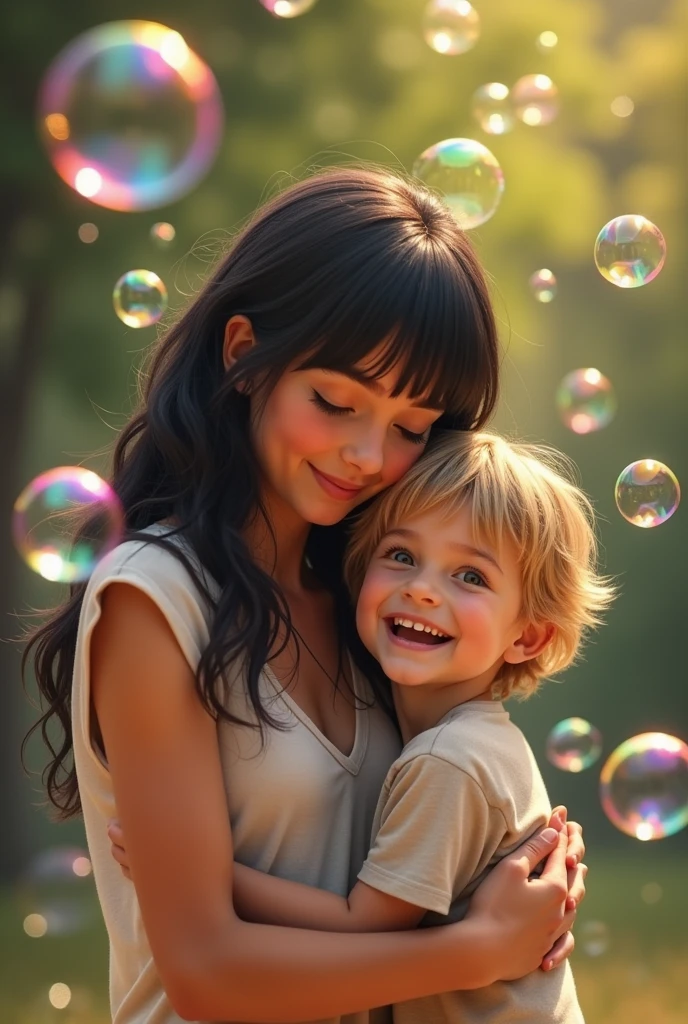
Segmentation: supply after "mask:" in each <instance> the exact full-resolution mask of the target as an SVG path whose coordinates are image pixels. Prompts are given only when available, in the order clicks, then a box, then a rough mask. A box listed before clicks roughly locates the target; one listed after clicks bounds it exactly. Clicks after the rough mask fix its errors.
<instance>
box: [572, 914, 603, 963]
mask: <svg viewBox="0 0 688 1024" xmlns="http://www.w3.org/2000/svg"><path fill="white" fill-rule="evenodd" d="M576 937H577V939H578V941H579V942H580V944H581V947H582V949H583V952H584V953H586V954H587V955H588V956H602V954H603V953H606V952H607V950H608V949H609V928H608V927H607V925H606V924H605V923H604V921H585V923H584V924H582V925H581V926H580V928H577V929H576Z"/></svg>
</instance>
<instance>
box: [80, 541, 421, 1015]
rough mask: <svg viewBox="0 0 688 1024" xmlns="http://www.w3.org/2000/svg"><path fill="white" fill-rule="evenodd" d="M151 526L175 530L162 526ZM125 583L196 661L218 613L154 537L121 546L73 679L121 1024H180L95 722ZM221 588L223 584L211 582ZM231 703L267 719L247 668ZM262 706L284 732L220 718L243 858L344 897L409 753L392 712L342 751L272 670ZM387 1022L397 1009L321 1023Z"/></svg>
mask: <svg viewBox="0 0 688 1024" xmlns="http://www.w3.org/2000/svg"><path fill="white" fill-rule="evenodd" d="M146 532H150V533H154V532H157V533H159V534H164V533H165V528H164V527H161V526H152V527H149V528H148V530H147V531H146ZM114 581H119V582H126V583H129V584H131V585H132V586H135V587H138V588H139V589H140V590H142V591H143V592H144V593H146V594H147V595H148V596H149V597H150V598H151V600H153V601H154V602H155V604H156V605H157V606H158V607H159V608H160V610H161V611H162V613H163V615H164V616H165V618H166V619H167V621H168V623H169V625H170V627H171V629H172V631H173V632H174V635H175V637H176V639H177V642H178V643H179V646H180V648H181V650H182V652H183V653H184V656H185V657H186V660H187V661H188V663H189V665H190V667H191V668H192V669H193V670H195V669H196V666H197V664H198V661H199V659H200V656H201V652H202V651H203V649H204V648H205V646H206V645H207V643H208V625H209V620H210V610H209V608H208V606H207V603H206V602H205V601H204V599H203V597H202V596H201V594H200V593H199V592H198V590H197V588H196V587H195V585H194V583H193V580H192V578H191V577H190V576H189V574H188V573H187V572H186V570H185V569H184V567H183V565H182V564H181V562H179V561H178V559H176V558H175V557H174V556H173V555H171V554H169V553H168V552H166V551H164V550H163V549H161V548H159V547H157V546H156V545H154V544H146V543H144V542H142V541H129V542H126V543H124V544H120V545H119V546H118V547H117V548H115V549H114V551H112V552H110V553H109V554H108V555H107V556H106V557H105V558H104V559H102V561H101V562H100V563H99V564H98V565H97V566H96V569H95V571H94V572H93V575H92V576H91V579H90V580H89V583H88V587H87V589H86V593H85V596H84V602H83V607H82V609H81V616H80V620H79V631H78V637H77V647H76V657H75V663H74V677H73V683H72V729H73V738H74V760H75V765H76V773H77V778H78V783H79V793H80V796H81V803H82V808H83V816H84V824H85V828H86V838H87V842H88V848H89V852H90V856H91V860H92V862H93V873H94V877H95V883H96V888H97V891H98V897H99V899H100V904H101V907H102V911H103V916H104V919H105V925H106V928H107V931H108V937H109V940H110V1007H111V1012H112V1019H113V1024H181V1018H180V1017H178V1015H177V1014H176V1013H175V1012H174V1010H173V1009H172V1006H171V1005H170V1003H169V1001H168V999H167V997H166V995H165V992H164V990H163V988H162V984H161V982H160V978H159V976H158V973H157V970H156V967H155V964H154V963H153V959H152V955H151V951H150V947H149V945H148V941H147V938H146V934H145V930H144V927H143V922H142V920H141V912H140V909H139V905H138V901H137V898H136V892H135V889H134V886H133V884H132V882H131V881H130V880H128V879H126V878H125V877H124V876H123V875H122V873H121V870H120V868H119V866H118V864H116V863H115V861H114V860H113V859H112V857H111V855H110V843H109V840H108V837H107V834H106V823H107V820H108V819H109V818H113V817H116V808H115V802H114V795H113V789H112V780H111V778H110V773H109V771H108V768H107V762H106V761H105V759H104V758H103V756H102V753H101V752H100V749H99V747H98V746H97V744H95V743H94V742H93V741H92V736H91V728H90V706H91V696H90V680H89V644H90V639H91V635H92V633H93V629H94V626H95V625H96V623H97V621H98V619H99V617H100V597H101V594H102V592H103V591H104V589H105V588H106V587H107V586H108V584H110V583H112V582H114ZM208 584H209V589H210V590H211V592H213V589H214V590H215V591H216V590H217V587H216V584H215V583H214V582H213V581H210V580H209V581H208ZM230 682H231V685H230V688H229V693H228V696H227V709H228V710H229V711H230V712H231V713H232V714H234V715H235V716H237V717H239V718H243V719H245V720H247V721H249V722H255V721H257V719H256V716H255V712H254V710H253V705H252V704H251V702H250V699H249V697H248V693H247V690H246V688H245V685H244V683H243V679H242V678H240V676H239V674H238V673H237V676H236V678H234V679H233V680H231V681H230ZM353 683H354V690H355V692H356V695H357V697H359V698H363V699H364V700H365V701H366V703H371V702H372V700H373V693H372V690H371V687H370V684H369V683H368V682H367V680H365V679H364V678H362V676H361V675H360V673H357V672H356V671H354V672H353ZM260 692H261V699H262V701H263V706H265V707H266V708H267V710H268V713H269V714H270V715H271V716H274V717H275V718H276V719H278V720H280V721H284V722H287V723H289V724H290V725H291V726H292V728H290V729H288V730H287V731H285V732H278V731H277V730H275V729H269V728H268V729H267V734H266V741H267V742H266V746H265V749H264V751H263V753H262V754H261V753H259V751H260V733H259V732H257V731H256V730H254V729H250V728H249V727H247V726H242V725H234V724H232V723H228V722H224V721H223V722H221V723H219V724H218V727H217V738H218V743H219V746H220V755H221V761H222V769H223V775H224V784H225V793H226V797H227V812H228V814H229V818H230V821H231V826H232V838H233V843H234V856H235V858H236V860H237V861H239V862H240V863H242V864H246V865H248V866H249V867H254V868H258V869H260V870H261V871H266V872H269V873H270V874H273V875H277V876H278V877H280V878H289V879H293V880H294V881H297V882H303V883H305V884H306V885H312V886H316V887H318V888H320V889H327V890H328V891H330V892H335V893H338V894H339V895H340V896H345V895H347V894H348V893H349V891H350V890H351V888H352V887H353V885H354V884H355V883H356V878H357V875H358V872H359V870H360V868H361V865H362V864H363V861H364V860H365V858H366V855H367V853H368V849H369V847H370V835H371V826H372V821H373V816H374V813H375V807H376V804H377V800H378V797H379V795H380V791H381V789H382V784H383V781H384V779H385V776H386V774H387V771H388V769H389V768H390V766H391V764H392V762H393V761H394V760H395V759H396V758H397V757H398V756H399V753H400V752H401V741H400V740H399V738H398V735H397V733H396V730H395V729H394V727H393V725H392V723H391V722H390V721H389V718H388V717H387V716H386V714H385V713H384V711H382V709H381V708H380V707H378V706H376V707H372V708H370V709H365V708H363V709H362V710H357V711H356V736H355V741H354V746H353V749H352V751H351V753H350V754H349V755H348V756H347V755H344V754H342V753H341V751H340V750H338V749H337V748H336V747H335V746H334V745H333V744H332V743H330V741H329V740H328V739H327V738H326V737H325V736H323V734H322V733H321V732H320V730H319V729H318V728H317V727H316V726H315V725H314V724H313V722H312V721H311V720H310V718H309V717H308V715H306V714H305V712H304V711H302V710H301V709H300V708H299V707H298V705H297V704H296V702H295V701H294V700H293V699H292V698H291V697H290V696H289V694H288V693H287V692H285V691H283V690H282V688H281V686H280V684H279V683H278V682H277V680H276V678H275V677H274V675H273V674H272V673H271V672H270V670H269V669H268V668H267V667H266V668H265V670H264V672H263V675H262V677H261V680H260ZM373 1020H374V1021H375V1024H383V1022H387V1021H390V1020H391V1014H390V1011H389V1010H388V1009H387V1008H382V1009H379V1010H372V1011H364V1012H361V1013H355V1014H350V1015H346V1016H344V1017H341V1018H336V1019H332V1020H329V1021H327V1022H320V1024H373Z"/></svg>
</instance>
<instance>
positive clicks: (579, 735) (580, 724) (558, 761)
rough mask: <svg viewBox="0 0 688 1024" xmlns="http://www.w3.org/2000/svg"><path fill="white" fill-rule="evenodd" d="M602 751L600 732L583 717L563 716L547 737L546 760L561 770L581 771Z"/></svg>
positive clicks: (593, 761) (592, 762)
mask: <svg viewBox="0 0 688 1024" xmlns="http://www.w3.org/2000/svg"><path fill="white" fill-rule="evenodd" d="M601 753H602V734H601V732H600V730H599V729H597V728H595V726H594V725H591V724H590V722H587V721H586V720H585V719H584V718H565V719H564V720H563V721H562V722H559V723H558V724H557V725H555V726H554V728H553V729H552V731H551V732H550V734H549V736H548V737H547V760H548V761H550V763H551V764H553V765H554V766H555V767H556V768H561V770H562V771H563V772H582V771H583V770H584V769H585V768H589V767H590V765H591V764H594V763H595V761H596V760H597V759H598V757H599V756H600V754H601Z"/></svg>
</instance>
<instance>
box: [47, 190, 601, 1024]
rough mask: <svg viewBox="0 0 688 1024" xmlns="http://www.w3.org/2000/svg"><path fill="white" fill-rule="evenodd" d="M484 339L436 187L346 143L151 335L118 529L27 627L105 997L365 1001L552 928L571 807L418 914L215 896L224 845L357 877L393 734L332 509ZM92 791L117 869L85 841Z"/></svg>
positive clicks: (93, 829)
mask: <svg viewBox="0 0 688 1024" xmlns="http://www.w3.org/2000/svg"><path fill="white" fill-rule="evenodd" d="M498 365H499V354H498V346H497V339H496V330H495V325H494V319H493V315H492V311H491V308H490V302H489V297H488V294H487V288H486V285H485V280H484V277H483V274H482V271H481V270H480V267H479V265H478V263H477V261H476V258H475V256H474V254H473V252H472V250H471V247H470V245H469V243H468V241H467V239H466V236H465V235H464V234H463V233H462V232H461V231H460V230H459V228H458V227H457V225H456V223H455V222H454V220H453V219H452V217H451V216H450V214H449V213H448V211H447V210H446V209H445V208H444V206H443V205H442V204H441V203H440V202H439V201H438V200H437V199H436V198H435V197H433V196H431V195H429V194H428V193H427V192H425V191H424V190H422V189H420V188H418V187H417V186H416V185H414V184H409V183H407V182H404V181H402V180H400V179H398V178H395V177H392V176H390V175H389V174H387V173H384V172H374V171H363V170H345V171H342V170H337V171H330V172H327V173H324V174H320V175H317V176H315V177H313V178H311V179H309V180H306V181H303V182H301V183H299V184H296V185H294V186H293V187H292V188H290V189H289V190H287V191H286V192H285V193H283V194H282V195H280V196H278V197H276V198H275V199H273V200H272V201H271V202H270V203H269V204H268V205H267V206H266V207H264V208H263V209H262V211H260V212H259V214H258V215H257V217H256V218H255V219H254V220H253V222H252V223H251V224H250V225H249V226H248V227H247V228H246V229H245V230H244V231H243V232H242V233H241V234H240V235H239V237H238V239H237V240H236V242H235V244H234V246H233V247H232V249H231V251H230V252H229V254H228V255H227V257H226V258H225V260H224V261H223V262H222V263H221V264H220V266H219V267H218V268H217V270H216V272H215V273H214V275H213V276H212V278H211V279H210V281H209V282H208V284H207V286H206V287H205V289H204V290H203V292H202V293H201V294H200V295H199V296H198V298H197V299H196V300H195V302H194V303H193V304H192V305H191V307H190V308H189V309H188V310H187V311H186V312H185V313H184V315H183V316H182V317H181V319H180V320H179V322H178V323H177V324H176V326H174V327H173V328H172V329H171V330H170V332H169V333H168V334H167V336H166V337H164V338H163V339H162V340H161V342H160V344H159V346H158V348H157V350H156V352H155V354H154V357H153V360H152V364H151V366H150V369H149V373H148V379H147V383H146V387H145V392H144V394H143V395H142V398H141V406H140V409H139V411H138V412H137V414H136V415H135V416H134V417H133V419H132V420H131V421H130V423H129V424H128V425H127V426H126V427H125V428H124V430H123V432H122V434H121V436H120V438H119V440H118V442H117V446H116V449H115V455H114V472H113V486H114V488H115V490H116V491H117V493H118V495H119V497H120V499H121V501H122V503H123V506H124V509H125V514H126V525H127V530H128V533H127V537H126V538H125V543H123V544H121V545H119V546H118V547H117V548H116V549H115V550H114V551H113V552H111V553H110V555H108V556H107V557H106V558H105V559H103V560H102V562H101V563H100V564H99V565H98V566H97V568H96V570H95V572H94V574H93V576H92V577H91V579H90V581H89V583H88V585H81V586H78V587H75V588H73V592H72V595H71V597H70V600H69V602H68V603H67V604H66V605H65V607H64V608H62V609H61V610H59V611H58V612H57V613H56V614H55V616H54V617H53V618H52V620H51V621H50V622H49V623H47V625H45V626H43V627H42V628H41V629H40V630H39V631H38V632H37V633H36V634H35V636H34V637H33V638H32V640H31V642H30V646H29V648H28V649H27V655H28V653H29V651H30V650H32V649H33V650H35V658H36V672H37V677H38V683H39V687H40V689H41V692H42V694H43V695H44V697H45V698H46V699H47V701H48V708H47V710H46V712H45V714H44V716H43V718H42V719H41V723H42V724H43V726H44V727H45V724H46V723H47V721H48V720H49V719H50V718H52V717H57V719H58V721H59V723H60V725H61V726H62V728H63V729H64V733H65V738H64V742H63V744H62V746H61V748H60V749H59V750H58V751H57V752H56V754H55V756H54V759H53V761H52V762H51V763H50V765H49V767H48V774H47V783H48V791H49V794H50V796H51V799H52V800H53V802H54V803H55V805H56V806H57V807H58V808H59V809H60V812H61V814H62V816H63V817H69V816H71V815H73V814H76V813H78V812H79V811H83V815H84V821H85V826H86V833H87V838H88V844H89V850H90V852H91V857H92V860H93V866H94V875H95V880H96V885H97V888H98V893H99V897H100V900H101V905H102V908H103V913H104V917H105V922H106V926H107V928H108V933H109V938H110V998H111V1006H112V1012H113V1018H114V1020H115V1021H116V1022H117V1024H133V1022H135V1024H144V1022H145V1024H163V1022H164V1024H172V1022H177V1021H178V1020H179V1018H183V1019H193V1020H203V1019H205V1020H218V1019H223V1018H224V1019H231V1020H235V1021H236V1020H244V1021H257V1022H268V1021H296V1022H298V1021H305V1020H313V1019H314V1018H321V1019H327V1020H328V1024H332V1022H335V1021H337V1022H339V1021H342V1022H344V1021H346V1024H367V1022H369V1021H373V1020H384V1019H386V1016H385V1011H384V1010H381V1011H377V1012H376V1011H372V1010H371V1011H370V1012H369V1011H368V1009H367V1008H371V1007H382V1006H384V1005H385V1004H389V1003H393V1002H396V1001H401V1000H405V999H410V998H415V997H417V996H421V995H425V994H430V993H434V992H438V991H444V990H450V989H458V988H463V987H466V988H471V987H478V986H481V985H483V984H486V983H488V982H489V981H491V980H493V979H494V978H509V977H520V976H521V975H523V974H526V973H528V972H529V971H530V970H533V969H535V968H536V967H537V966H538V964H539V963H540V961H541V959H542V957H543V955H544V954H545V953H546V952H547V951H548V950H549V949H550V947H552V946H553V945H554V944H555V943H557V945H556V947H555V948H554V950H553V952H552V953H551V954H548V959H549V960H550V961H554V962H555V963H556V962H559V960H560V959H561V958H563V957H565V956H566V955H568V953H569V952H570V950H571V948H572V939H571V937H570V935H567V930H568V928H569V927H570V925H571V922H572V920H573V917H574V916H575V910H572V909H569V910H568V911H566V910H565V900H566V895H567V873H566V865H565V859H566V853H567V845H566V839H567V835H568V836H569V837H570V841H569V849H568V853H569V856H570V859H571V861H573V860H575V859H578V860H580V857H581V856H582V852H583V845H582V841H581V839H580V835H579V829H578V828H577V827H572V826H570V827H569V829H568V831H567V832H566V831H565V832H564V833H562V837H561V838H560V840H559V841H558V843H556V842H555V841H556V836H555V837H554V841H553V839H552V836H548V835H547V833H546V832H545V833H543V835H542V836H539V837H534V838H533V839H532V840H531V841H530V842H529V844H526V848H524V849H523V850H522V851H519V855H518V856H514V857H513V858H511V859H510V860H507V861H506V862H505V863H504V864H503V865H501V866H500V867H499V868H498V869H496V870H495V871H494V872H493V874H492V876H491V877H490V878H489V879H488V881H487V882H486V883H484V885H483V886H481V887H480V889H479V890H478V892H477V893H476V894H475V896H474V898H473V901H472V904H471V913H470V915H469V918H468V919H467V920H466V921H464V922H461V923H459V924H456V925H448V926H446V927H443V928H434V929H424V930H423V931H422V932H413V933H396V934H378V935H366V936H355V935H354V936H352V935H337V934H326V935H323V934H322V933H317V932H309V931H305V930H304V931H302V930H299V929H287V928H281V927H274V926H268V925H260V924H252V923H248V922H244V921H241V920H240V919H239V918H238V916H237V914H236V913H235V911H234V908H233V905H232V899H231V896H232V865H233V859H234V858H235V857H236V859H237V860H239V861H241V862H243V863H246V864H249V865H250V866H253V867H257V868H260V869H261V870H264V871H270V872H272V873H274V874H277V875H281V876H283V877H287V878H294V879H295V880H297V881H302V882H306V883H308V884H311V885H317V886H320V887H321V888H329V889H331V890H332V891H335V892H339V893H341V894H344V893H345V892H346V891H348V887H349V886H350V884H351V881H352V879H353V878H355V877H356V874H357V872H358V869H359V867H360V865H361V863H362V861H363V859H364V857H365V855H366V853H367V850H368V843H369V838H370V826H371V822H372V816H373V812H374V809H375V804H376V802H377V798H378V795H379V791H380V788H381V785H382V782H383V779H384V777H385V774H386V772H387V769H388V768H389V766H390V764H391V763H392V761H393V760H394V759H395V758H396V757H397V755H398V753H399V751H400V749H401V741H400V736H399V732H398V728H397V726H396V722H395V719H394V712H393V707H392V703H391V700H390V694H389V690H388V688H387V685H386V681H385V680H384V678H383V677H381V674H380V671H379V667H378V666H377V665H376V663H375V662H373V661H371V659H370V658H369V657H366V655H365V652H364V650H363V649H362V646H361V645H360V643H359V642H358V639H357V637H356V635H355V631H354V629H353V623H352V616H351V608H350V606H349V603H348V600H347V598H346V595H345V593H344V588H343V586H342V581H341V569H340V556H341V551H342V547H343V542H344V539H345V534H346V522H347V517H348V515H349V513H350V512H352V511H353V510H354V509H355V508H357V507H358V506H360V505H361V504H362V503H364V502H366V501H368V500H370V499H372V498H374V497H375V495H376V494H378V493H379V492H380V491H382V490H383V489H384V488H385V487H387V486H389V485H390V484H391V483H393V482H394V481H395V480H397V479H399V477H400V476H402V475H403V473H404V472H406V470H407V469H408V468H409V467H410V466H411V465H412V464H413V462H414V461H415V460H416V459H417V458H418V457H419V456H420V455H421V454H422V451H423V447H424V445H425V443H426V441H427V439H428V437H429V435H430V432H431V430H432V428H433V427H434V426H435V425H436V424H437V425H442V426H445V427H446V426H449V427H451V426H454V427H457V428H473V427H478V426H481V425H483V424H484V422H485V421H486V419H487V418H488V417H489V415H490V413H491V412H492V409H493V407H494V404H495V401H496V395H497V378H498ZM41 723H39V724H41ZM72 750H73V753H74V760H75V767H74V768H70V767H68V766H67V765H66V763H65V762H66V761H67V758H68V757H69V755H70V753H71V752H72ZM115 815H116V816H117V817H119V818H120V820H121V822H122V825H123V827H124V831H125V833H126V836H127V849H128V854H129V860H130V864H131V874H132V878H133V881H134V886H132V885H131V884H130V883H129V882H128V881H127V880H126V879H125V878H123V877H122V875H121V873H120V872H119V868H118V866H117V864H116V863H115V862H114V860H112V859H111V857H110V855H109V847H108V842H107V836H106V822H107V820H108V819H109V818H112V817H114V816H115ZM555 845H556V849H555ZM551 851H554V852H552V853H551V856H550V858H549V860H548V862H547V865H546V867H545V869H544V872H543V875H542V877H541V878H540V879H537V880H533V881H529V880H528V875H529V873H530V872H531V871H532V870H533V869H534V868H535V866H536V865H537V863H538V862H539V861H540V860H541V859H542V858H543V857H544V856H546V855H547V854H548V853H550V852H551ZM583 875H584V868H583V866H582V865H580V864H579V865H578V868H577V869H573V870H571V871H570V878H569V882H570V887H569V888H570V891H569V902H568V906H569V907H570V906H571V904H575V903H576V902H577V901H578V900H579V899H580V897H581V895H582V893H583V886H582V877H583ZM557 940H559V941H557ZM342 1015H344V1016H342Z"/></svg>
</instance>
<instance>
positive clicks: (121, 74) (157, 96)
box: [38, 21, 223, 210]
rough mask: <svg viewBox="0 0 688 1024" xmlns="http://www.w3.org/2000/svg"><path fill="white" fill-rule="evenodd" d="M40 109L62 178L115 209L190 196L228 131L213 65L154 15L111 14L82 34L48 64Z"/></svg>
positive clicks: (139, 207) (42, 129) (43, 129)
mask: <svg viewBox="0 0 688 1024" xmlns="http://www.w3.org/2000/svg"><path fill="white" fill-rule="evenodd" d="M38 112H39V119H40V132H41V136H42V139H43V141H44V143H45V145H46V148H47V150H48V155H49V157H50V160H51V163H52V164H53V166H54V168H55V170H56V171H57V173H58V174H59V175H60V177H61V178H62V179H63V181H65V182H66V183H67V184H68V185H69V186H70V187H71V188H73V189H75V190H76V191H77V192H79V193H80V195H82V196H84V197H85V198H86V199H90V200H91V202H93V203H97V204H98V205H99V206H106V207H109V208H110V209H112V210H147V209H152V208H153V207H156V206H163V205H165V204H167V203H171V202H172V201H173V200H175V199H179V198H180V196H183V195H186V193H187V192H189V191H191V189H192V188H193V187H194V186H195V185H196V184H197V182H198V181H199V180H200V179H201V178H202V177H203V175H204V174H205V173H206V172H207V170H208V169H209V167H210V165H211V164H212V162H213V160H214V158H215V155H216V153H217V150H218V147H219V145H220V141H221V138H222V129H223V111H222V101H221V98H220V92H219V89H218V86H217V82H216V81H215V77H214V76H213V73H212V71H211V70H210V68H209V67H208V66H207V65H206V64H205V63H204V62H203V61H202V60H201V59H200V58H199V57H197V56H196V54H195V53H193V52H192V51H191V50H190V49H189V48H188V46H187V45H186V43H185V42H184V39H183V38H182V36H181V35H180V34H179V33H178V32H175V31H173V30H172V29H169V28H166V27H165V26H164V25H158V24H157V23H155V22H151V21H114V22H110V23H109V24H106V25H99V26H98V27H97V28H93V29H90V30H89V31H88V32H85V33H84V34H83V35H80V36H77V38H76V39H74V40H73V41H72V42H71V43H69V44H68V45H67V46H66V47H65V49H64V50H62V51H61V52H60V53H59V54H58V55H57V57H56V58H55V60H54V61H53V63H52V64H51V65H50V67H49V68H48V71H47V72H46V74H45V77H44V79H43V82H42V85H41V89H40V96H39V102H38Z"/></svg>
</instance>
